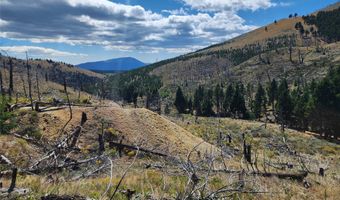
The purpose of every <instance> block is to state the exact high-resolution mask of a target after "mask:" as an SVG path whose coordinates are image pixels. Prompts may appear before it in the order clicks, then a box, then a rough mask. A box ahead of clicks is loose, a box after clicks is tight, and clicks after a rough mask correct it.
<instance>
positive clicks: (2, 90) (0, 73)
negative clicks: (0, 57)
mask: <svg viewBox="0 0 340 200" xmlns="http://www.w3.org/2000/svg"><path fill="white" fill-rule="evenodd" d="M3 67H4V68H5V61H4V62H3ZM0 93H1V95H3V96H4V95H5V91H4V85H3V81H2V71H1V68H0Z"/></svg>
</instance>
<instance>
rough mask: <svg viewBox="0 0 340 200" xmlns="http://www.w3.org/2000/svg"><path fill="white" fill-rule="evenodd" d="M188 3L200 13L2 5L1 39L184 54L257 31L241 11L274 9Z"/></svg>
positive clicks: (85, 3)
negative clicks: (246, 20)
mask: <svg viewBox="0 0 340 200" xmlns="http://www.w3.org/2000/svg"><path fill="white" fill-rule="evenodd" d="M183 1H184V2H185V3H186V4H187V5H189V6H191V8H192V9H198V12H194V13H195V14H189V13H188V11H187V10H185V9H183V8H182V9H178V10H163V12H162V13H167V15H162V14H161V13H155V12H152V11H150V10H146V9H145V8H143V7H141V6H131V5H124V4H120V3H114V2H111V1H108V0H96V1H93V0H49V1H46V0H25V1H22V0H11V1H1V2H0V6H1V15H0V26H1V33H0V37H5V38H10V39H16V40H29V41H31V42H34V43H43V42H44V43H46V42H51V43H67V44H71V45H79V44H80V45H101V46H103V47H104V48H106V49H117V50H120V51H133V50H136V49H137V50H140V49H142V50H143V51H144V50H146V49H150V50H151V51H152V52H156V51H160V50H165V49H168V52H183V51H186V50H196V49H195V48H200V47H202V46H207V45H210V44H213V43H216V42H222V41H224V40H225V39H229V38H230V37H234V36H237V35H239V34H241V33H244V32H247V31H250V30H253V29H255V28H256V26H252V25H247V23H246V22H245V20H244V19H242V18H241V17H240V16H238V15H237V12H236V11H237V10H241V9H249V10H257V9H260V8H268V7H271V6H274V4H273V3H272V2H271V1H270V0H242V1H241V0H183ZM200 10H202V12H201V11H200ZM204 11H214V12H209V13H208V12H204ZM36 50H37V49H36ZM54 53H56V52H54Z"/></svg>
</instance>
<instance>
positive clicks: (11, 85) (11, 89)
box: [8, 58, 14, 99]
mask: <svg viewBox="0 0 340 200" xmlns="http://www.w3.org/2000/svg"><path fill="white" fill-rule="evenodd" d="M13 91H14V90H13V61H12V59H11V58H10V59H9V87H8V94H9V98H10V99H11V98H12V94H13Z"/></svg>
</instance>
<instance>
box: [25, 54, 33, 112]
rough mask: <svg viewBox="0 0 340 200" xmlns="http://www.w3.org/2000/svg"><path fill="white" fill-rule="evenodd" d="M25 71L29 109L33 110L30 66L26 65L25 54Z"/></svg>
mask: <svg viewBox="0 0 340 200" xmlns="http://www.w3.org/2000/svg"><path fill="white" fill-rule="evenodd" d="M26 69H27V82H28V96H29V98H30V101H31V109H32V110H34V108H33V98H32V80H31V73H30V71H31V66H30V65H29V64H28V55H27V52H26Z"/></svg>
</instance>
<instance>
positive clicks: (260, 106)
mask: <svg viewBox="0 0 340 200" xmlns="http://www.w3.org/2000/svg"><path fill="white" fill-rule="evenodd" d="M266 103H267V99H266V92H265V90H264V89H263V87H262V85H261V84H259V85H258V87H257V92H256V95H255V102H254V114H255V117H256V118H257V119H259V118H260V117H261V114H262V113H263V112H264V111H265V108H266Z"/></svg>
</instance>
